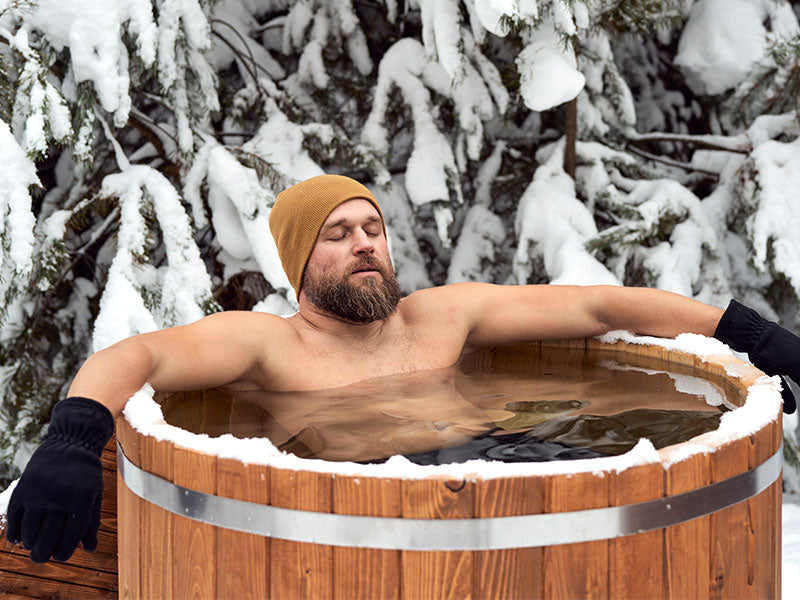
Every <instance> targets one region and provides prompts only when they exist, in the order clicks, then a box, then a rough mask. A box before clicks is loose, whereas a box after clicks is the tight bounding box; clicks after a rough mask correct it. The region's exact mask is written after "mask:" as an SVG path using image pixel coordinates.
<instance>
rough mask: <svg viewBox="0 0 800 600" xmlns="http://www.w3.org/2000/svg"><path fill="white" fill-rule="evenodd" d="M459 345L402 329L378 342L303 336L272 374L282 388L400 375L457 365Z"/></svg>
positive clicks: (445, 338) (313, 387) (307, 387)
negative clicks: (400, 331) (349, 341)
mask: <svg viewBox="0 0 800 600" xmlns="http://www.w3.org/2000/svg"><path fill="white" fill-rule="evenodd" d="M461 348H462V344H461V343H460V341H459V340H456V339H452V338H449V337H448V336H438V335H432V334H430V333H426V332H424V331H413V330H410V331H406V332H403V333H402V334H396V335H391V336H387V337H386V338H385V339H382V340H380V341H379V342H377V343H364V344H354V343H347V342H340V341H337V340H330V339H325V338H316V337H313V336H311V337H307V338H304V339H303V340H302V344H300V345H299V346H298V347H297V348H293V349H287V350H288V351H287V353H286V356H285V360H282V361H281V362H283V363H284V368H283V369H281V372H280V373H279V374H277V376H276V377H274V378H273V381H274V383H275V387H276V388H278V389H282V390H317V389H327V388H335V387H341V386H345V385H350V384H352V383H355V382H358V381H363V380H365V379H372V378H374V377H383V376H386V375H394V374H398V373H410V372H413V371H422V370H428V369H440V368H443V367H447V366H450V365H452V364H453V363H455V362H456V361H457V360H458V358H459V356H460V354H461Z"/></svg>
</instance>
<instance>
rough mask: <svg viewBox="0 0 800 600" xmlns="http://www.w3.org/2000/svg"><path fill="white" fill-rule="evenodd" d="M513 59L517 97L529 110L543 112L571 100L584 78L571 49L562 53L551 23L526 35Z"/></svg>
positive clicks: (561, 45) (559, 41) (582, 84)
mask: <svg viewBox="0 0 800 600" xmlns="http://www.w3.org/2000/svg"><path fill="white" fill-rule="evenodd" d="M528 36H529V37H528V39H527V41H526V42H527V43H526V46H525V48H524V49H523V50H522V52H520V53H519V55H518V56H517V59H516V60H517V69H518V71H519V77H520V93H521V94H522V98H523V100H524V101H525V106H527V107H528V108H530V109H531V110H539V111H541V110H547V109H548V108H553V107H554V106H558V105H559V104H563V103H564V102H567V101H569V100H572V99H573V98H575V97H576V96H577V95H578V93H579V92H580V91H581V90H582V89H583V86H584V84H585V82H586V78H585V76H584V75H583V73H581V72H580V71H579V70H578V69H577V60H576V58H575V54H574V52H573V51H572V49H571V48H569V49H567V50H565V49H564V47H563V43H562V42H561V39H560V38H559V36H558V33H557V32H556V30H555V27H554V25H553V23H552V22H550V21H547V22H545V23H544V24H543V25H542V26H541V27H540V28H539V29H536V30H535V31H533V32H531V33H529V34H528Z"/></svg>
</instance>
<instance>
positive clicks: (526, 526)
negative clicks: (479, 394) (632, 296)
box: [117, 339, 782, 600]
mask: <svg viewBox="0 0 800 600" xmlns="http://www.w3.org/2000/svg"><path fill="white" fill-rule="evenodd" d="M565 348H566V349H568V350H569V352H570V353H571V354H572V355H574V360H575V361H578V362H580V361H582V360H584V359H585V358H586V357H587V356H591V355H593V354H597V353H611V354H613V355H615V356H618V357H620V360H624V362H625V363H627V364H630V365H637V366H639V367H642V368H650V369H659V368H661V369H668V370H671V371H677V372H684V373H690V374H693V375H694V376H697V377H701V378H703V379H705V380H708V381H711V382H713V383H714V384H715V385H717V386H718V387H719V388H721V389H723V390H724V391H725V393H726V395H727V398H728V400H729V401H730V402H732V403H733V404H735V405H737V406H741V405H743V404H744V402H745V399H746V397H747V395H748V390H750V391H751V392H752V390H753V389H756V388H759V389H761V388H766V392H763V390H762V393H761V395H760V396H759V398H756V399H753V398H751V402H748V407H749V408H752V405H751V403H752V402H757V401H759V399H760V398H761V397H762V396H763V397H766V398H767V399H768V400H769V401H768V402H766V403H764V405H765V406H768V408H766V409H763V410H760V411H754V414H759V415H761V417H760V418H761V421H760V422H759V421H758V419H755V420H753V419H751V418H749V416H747V415H749V413H744V412H742V413H740V414H742V415H745V417H746V418H744V419H740V421H744V422H750V423H751V424H752V425H753V427H752V431H744V432H742V433H741V434H737V433H735V432H734V434H731V433H730V431H726V432H723V431H722V429H723V428H722V427H720V430H719V431H713V432H709V433H705V434H703V435H701V436H699V437H696V438H694V439H692V440H690V441H688V442H684V443H681V444H676V445H673V446H668V447H665V448H662V449H661V450H659V451H658V459H659V461H658V462H652V461H651V462H646V461H645V462H646V464H634V465H633V466H630V465H629V464H627V463H626V462H625V460H626V459H625V456H621V457H614V458H612V459H605V458H600V459H589V460H582V461H577V462H579V463H580V464H581V465H583V466H582V467H580V468H575V467H574V466H569V465H570V463H571V462H573V461H564V462H559V463H538V464H524V465H518V466H516V467H514V469H516V470H513V469H512V470H509V471H508V472H509V473H511V474H510V475H508V476H498V475H496V473H495V474H492V473H491V470H489V471H486V470H483V471H481V472H480V473H478V472H475V473H474V474H470V473H469V472H468V471H464V470H463V469H462V470H461V471H458V470H457V469H448V466H447V465H444V466H442V467H425V468H422V467H420V468H419V474H417V475H414V476H411V477H402V478H401V477H392V476H381V467H382V466H383V465H364V467H363V472H353V471H352V469H350V470H349V471H348V470H347V469H345V470H343V471H342V472H337V469H336V464H337V463H332V462H329V461H319V460H302V459H296V458H295V459H294V462H286V461H282V458H281V457H277V458H276V457H275V456H265V458H264V460H263V461H260V462H263V464H255V463H251V464H244V463H243V462H241V461H240V460H237V459H232V458H223V457H220V456H217V455H215V454H214V453H212V452H201V451H198V450H197V449H191V448H187V447H183V446H182V445H180V444H179V443H175V442H173V441H166V440H164V441H159V440H158V439H156V437H154V436H153V435H146V434H143V433H141V432H140V431H139V430H137V429H135V428H133V427H132V426H131V425H130V423H129V422H128V421H127V420H126V419H125V418H124V417H120V418H119V419H118V421H117V439H118V442H119V444H120V448H121V451H118V464H119V467H120V468H119V480H118V486H117V488H118V519H119V522H118V528H119V534H118V535H119V591H120V597H122V598H146V599H148V600H149V599H152V598H159V597H175V598H183V597H199V598H259V599H261V598H306V597H314V598H317V597H319V598H329V597H335V598H439V597H448V598H523V597H525V598H529V597H530V598H533V597H536V598H538V597H546V598H578V597H610V598H625V597H628V598H645V597H648V598H656V597H662V598H667V597H669V598H699V597H726V598H776V597H780V546H781V540H780V529H781V528H780V508H781V505H780V503H781V478H780V469H781V439H782V431H781V413H780V402H779V394H777V392H776V391H774V389H773V388H772V386H773V383H771V382H769V381H766V382H765V381H763V380H762V381H760V382H758V383H757V380H758V379H759V378H760V377H762V376H763V374H762V373H761V372H760V371H758V370H756V369H755V368H753V367H751V366H749V365H746V364H745V363H741V362H740V361H737V360H736V359H734V358H733V357H731V356H722V355H720V356H705V357H703V359H701V358H699V357H697V356H693V355H689V354H685V353H682V352H678V351H674V350H668V349H666V348H664V347H661V346H655V345H640V344H628V343H625V342H621V341H620V342H616V343H613V344H605V343H601V342H600V341H598V340H595V339H589V340H576V341H571V342H543V343H537V344H528V345H524V346H515V347H509V348H496V349H488V350H485V351H481V352H478V353H475V354H473V355H471V356H470V357H469V358H468V359H467V360H468V363H469V364H468V368H470V369H472V372H475V373H491V372H492V371H493V370H495V369H498V368H499V369H505V370H507V369H509V368H510V369H515V368H520V369H523V370H524V368H525V365H526V364H528V363H530V362H531V361H536V360H538V359H539V358H540V357H541V356H544V355H545V354H546V353H547V352H549V351H552V350H553V349H561V350H563V349H565ZM751 386H752V388H751ZM776 395H777V398H778V399H777V400H776ZM746 410H748V408H747V407H746V408H745V409H742V411H746ZM737 412H738V411H734V412H733V413H730V414H731V415H736V414H737ZM764 413H766V416H764ZM728 429H730V427H729V428H728ZM167 437H168V436H167ZM243 443H245V442H243ZM209 444H210V442H209ZM192 445H194V446H195V447H202V445H203V442H202V440H200V441H199V442H197V443H194V442H193V444H192ZM654 452H655V451H654ZM284 458H285V457H284ZM293 458H294V457H293ZM634 462H635V461H634ZM303 465H307V466H308V468H305V467H304V466H303ZM320 465H322V466H320ZM592 465H597V466H596V467H595V466H592ZM453 473H461V474H460V475H453ZM145 498H147V499H145ZM231 499H232V500H231ZM236 501H246V502H245V503H241V502H239V503H237V502H236Z"/></svg>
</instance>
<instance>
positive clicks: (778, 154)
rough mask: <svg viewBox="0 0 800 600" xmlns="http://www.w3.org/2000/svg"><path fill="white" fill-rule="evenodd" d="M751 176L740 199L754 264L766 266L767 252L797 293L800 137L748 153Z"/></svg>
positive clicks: (799, 283)
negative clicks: (747, 211)
mask: <svg viewBox="0 0 800 600" xmlns="http://www.w3.org/2000/svg"><path fill="white" fill-rule="evenodd" d="M750 159H751V160H752V166H753V169H754V171H755V177H754V179H753V181H752V182H751V183H748V184H747V185H746V186H745V188H744V193H745V196H744V201H745V203H746V204H750V203H753V204H755V202H756V200H757V201H758V203H757V205H755V206H753V205H752V204H751V206H752V211H753V214H751V215H750V216H749V217H748V218H747V222H746V227H747V230H748V233H749V235H750V238H751V239H752V240H753V250H754V255H753V257H752V260H753V263H754V264H755V267H756V268H757V269H758V270H760V271H766V270H768V266H767V256H768V255H769V254H772V261H771V262H772V265H771V266H772V268H773V269H774V270H775V271H778V272H780V273H782V274H783V275H785V276H786V278H787V279H788V280H789V282H790V284H791V285H792V287H793V288H794V290H795V293H796V294H798V296H800V248H798V245H797V232H798V231H800V206H798V203H797V202H796V201H795V198H796V194H797V190H800V138H798V139H796V140H795V141H793V142H791V143H782V142H777V141H771V140H770V141H766V142H764V143H762V144H761V145H759V146H758V147H757V148H756V149H755V150H754V151H753V152H752V153H751V155H750Z"/></svg>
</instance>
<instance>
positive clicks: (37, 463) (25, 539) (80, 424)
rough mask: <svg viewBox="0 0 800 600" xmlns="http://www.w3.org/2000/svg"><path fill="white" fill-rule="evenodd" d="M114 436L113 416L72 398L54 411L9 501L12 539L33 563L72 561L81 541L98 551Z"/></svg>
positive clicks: (86, 400) (87, 401) (97, 405)
mask: <svg viewBox="0 0 800 600" xmlns="http://www.w3.org/2000/svg"><path fill="white" fill-rule="evenodd" d="M113 432H114V418H113V417H112V416H111V412H109V410H108V409H107V408H106V407H105V406H103V405H102V404H100V403H99V402H95V401H94V400H90V399H89V398H80V397H71V398H67V399H65V400H62V401H61V402H59V403H57V404H56V406H55V408H54V409H53V415H52V418H51V421H50V427H49V428H48V431H47V435H46V436H45V437H44V439H43V440H42V444H41V445H40V446H39V447H38V448H37V449H36V452H34V453H33V456H32V457H31V459H30V461H29V462H28V466H27V467H26V468H25V471H24V472H23V474H22V477H20V480H19V483H18V484H17V487H16V488H15V489H14V492H13V493H12V494H11V500H10V501H9V503H8V528H7V531H6V537H7V538H8V541H9V542H11V543H13V544H16V543H19V541H20V540H22V544H23V545H24V546H25V548H27V549H28V550H30V551H31V560H32V561H33V562H38V563H42V562H46V561H47V560H49V559H50V557H51V556H52V557H53V558H54V559H56V560H67V559H68V558H69V557H70V556H72V553H73V552H74V550H75V548H77V547H78V544H79V543H80V542H83V547H84V548H86V550H88V551H89V552H91V551H92V550H94V549H95V548H96V547H97V529H98V527H99V526H100V501H101V500H102V497H103V466H102V464H101V463H100V453H101V452H102V451H103V447H104V446H105V445H106V443H107V442H108V440H109V438H111V434H112V433H113Z"/></svg>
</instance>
